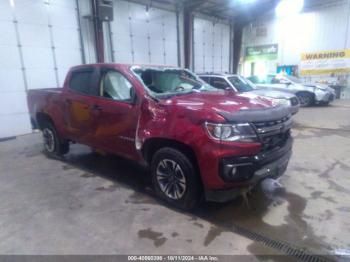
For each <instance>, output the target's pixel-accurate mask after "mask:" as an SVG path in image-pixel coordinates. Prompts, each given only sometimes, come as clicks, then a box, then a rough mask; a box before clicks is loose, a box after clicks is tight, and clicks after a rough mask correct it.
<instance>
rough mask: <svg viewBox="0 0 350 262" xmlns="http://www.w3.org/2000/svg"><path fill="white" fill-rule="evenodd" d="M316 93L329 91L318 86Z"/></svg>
mask: <svg viewBox="0 0 350 262" xmlns="http://www.w3.org/2000/svg"><path fill="white" fill-rule="evenodd" d="M315 91H321V92H326V91H327V89H326V88H324V87H320V86H316V87H315Z"/></svg>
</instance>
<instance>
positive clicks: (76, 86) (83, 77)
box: [69, 70, 98, 95]
mask: <svg viewBox="0 0 350 262" xmlns="http://www.w3.org/2000/svg"><path fill="white" fill-rule="evenodd" d="M93 74H94V71H93V70H87V71H76V72H73V73H72V76H71V79H70V81H69V87H70V89H72V90H74V91H77V92H79V93H83V94H87V95H98V94H96V89H94V88H93V86H92V79H93Z"/></svg>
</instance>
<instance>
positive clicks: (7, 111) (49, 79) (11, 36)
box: [0, 0, 82, 138]
mask: <svg viewBox="0 0 350 262" xmlns="http://www.w3.org/2000/svg"><path fill="white" fill-rule="evenodd" d="M0 32H1V33H2V36H6V37H1V38H0V81H1V85H0V97H1V98H0V100H1V101H0V123H1V125H0V138H2V137H9V136H15V135H19V134H24V133H28V132H30V123H29V116H28V109H27V103H26V90H27V89H37V88H47V87H56V86H61V85H62V84H63V81H64V77H65V74H66V72H67V70H68V68H69V67H70V66H72V65H76V64H80V63H81V61H82V60H81V46H80V39H79V31H78V20H77V9H76V2H75V1H72V0H0Z"/></svg>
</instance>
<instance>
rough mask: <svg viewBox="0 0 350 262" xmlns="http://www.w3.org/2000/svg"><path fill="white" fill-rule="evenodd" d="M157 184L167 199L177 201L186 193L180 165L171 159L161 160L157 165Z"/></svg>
mask: <svg viewBox="0 0 350 262" xmlns="http://www.w3.org/2000/svg"><path fill="white" fill-rule="evenodd" d="M156 176H157V182H158V185H159V187H160V189H161V191H162V192H163V193H164V194H165V195H166V196H167V197H169V198H171V199H175V200H178V199H180V198H181V197H182V196H183V195H184V194H185V191H186V177H185V175H184V172H183V170H182V168H181V167H180V165H179V164H178V163H176V162H175V161H174V160H171V159H163V160H162V161H160V162H159V163H158V165H157V169H156Z"/></svg>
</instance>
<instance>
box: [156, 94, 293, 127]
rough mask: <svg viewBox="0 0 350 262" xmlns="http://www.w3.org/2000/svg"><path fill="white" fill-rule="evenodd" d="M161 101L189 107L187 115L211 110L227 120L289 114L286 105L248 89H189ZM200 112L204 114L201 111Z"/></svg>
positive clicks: (255, 119)
mask: <svg viewBox="0 0 350 262" xmlns="http://www.w3.org/2000/svg"><path fill="white" fill-rule="evenodd" d="M162 103H163V104H167V105H169V106H170V105H171V106H176V107H177V109H180V108H181V109H182V110H181V111H187V112H188V111H191V114H190V115H192V113H193V112H198V113H201V115H207V116H209V115H210V114H212V113H215V114H218V115H220V116H222V117H224V118H225V119H226V120H227V121H267V120H270V119H278V118H282V117H284V116H287V115H288V114H289V111H288V110H289V109H288V108H287V107H284V106H281V105H279V104H278V103H275V102H274V101H273V100H271V99H268V98H266V97H262V96H258V95H256V94H252V93H240V94H238V93H235V92H231V91H225V92H224V91H222V92H201V93H191V94H187V95H181V96H174V97H172V98H169V99H166V100H164V101H162ZM282 108H283V109H282ZM204 112H206V113H207V114H203V113H204ZM276 112H277V113H278V114H277V115H276Z"/></svg>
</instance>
